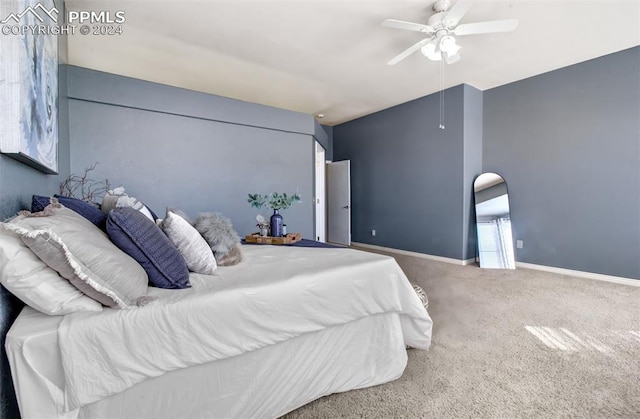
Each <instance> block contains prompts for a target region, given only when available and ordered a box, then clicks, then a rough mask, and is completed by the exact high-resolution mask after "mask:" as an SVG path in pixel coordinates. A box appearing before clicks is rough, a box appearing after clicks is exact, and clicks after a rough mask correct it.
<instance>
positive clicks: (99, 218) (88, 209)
mask: <svg viewBox="0 0 640 419" xmlns="http://www.w3.org/2000/svg"><path fill="white" fill-rule="evenodd" d="M54 198H56V200H57V201H58V202H59V203H61V204H62V205H63V206H65V207H67V208H69V209H70V210H73V211H75V212H77V213H78V214H80V215H82V216H83V217H84V218H86V219H87V220H89V221H91V222H92V223H93V224H95V225H97V226H98V227H100V228H101V229H102V230H104V227H105V224H106V222H107V216H106V215H105V214H103V213H102V211H100V208H98V207H97V206H95V205H93V204H92V203H91V202H85V201H81V200H79V199H76V198H70V197H67V196H60V195H54ZM54 201H55V200H54ZM50 203H51V198H50V197H48V196H40V195H33V197H32V198H31V212H34V213H35V212H41V211H43V210H44V208H45V207H46V206H47V205H49V204H50Z"/></svg>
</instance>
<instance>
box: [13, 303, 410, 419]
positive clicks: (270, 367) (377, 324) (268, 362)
mask: <svg viewBox="0 0 640 419" xmlns="http://www.w3.org/2000/svg"><path fill="white" fill-rule="evenodd" d="M59 321H60V318H58V317H50V316H46V315H43V314H40V313H38V312H36V311H34V310H32V309H30V308H28V307H26V308H25V309H24V310H23V312H22V313H21V314H20V316H19V317H18V319H17V320H16V322H15V323H14V325H13V327H12V328H11V331H10V333H9V335H8V336H7V343H6V348H7V353H8V356H9V362H10V364H11V369H12V372H13V376H14V377H17V378H18V379H17V380H16V379H14V385H15V387H16V394H17V397H18V403H19V406H20V411H21V414H22V417H23V418H25V419H28V418H41V417H59V418H145V417H146V418H170V417H171V418H187V417H192V418H193V417H208V418H223V417H229V418H239V417H242V418H252V417H260V418H269V417H272V418H275V417H278V416H281V415H283V414H285V413H287V412H290V411H292V410H294V409H296V408H298V407H300V406H302V405H304V404H306V403H309V402H310V401H312V400H315V399H317V398H319V397H322V396H325V395H328V394H331V393H337V392H343V391H347V390H351V389H357V388H363V387H369V386H373V385H377V384H382V383H386V382H389V381H392V380H395V379H397V378H399V377H400V376H401V375H402V372H403V371H404V368H405V366H406V363H407V354H406V350H405V342H404V340H403V335H402V327H401V319H400V315H399V314H398V313H386V314H379V315H375V316H370V317H365V318H361V319H359V320H356V321H353V322H350V323H347V324H344V325H340V326H334V327H331V328H328V329H325V330H321V331H318V332H313V333H307V334H304V335H301V336H298V337H296V338H294V339H291V340H288V341H284V342H281V343H278V344H275V345H271V346H267V347H265V348H262V349H259V350H256V351H252V352H248V353H245V354H242V355H239V356H236V357H232V358H227V359H222V360H218V361H214V362H210V363H207V364H203V365H199V366H193V367H189V368H185V369H180V370H176V371H172V372H169V373H166V374H164V375H162V376H159V377H156V378H152V379H148V380H146V381H144V382H142V383H140V384H137V385H135V386H133V387H131V388H129V389H127V390H125V391H123V392H121V393H118V394H115V395H113V396H110V397H108V398H105V399H103V400H100V401H97V402H95V403H92V404H89V405H86V406H84V407H82V408H80V409H78V410H74V411H71V412H68V413H61V412H63V405H64V403H63V399H64V398H63V387H64V374H63V371H62V367H61V360H60V352H59V346H58V333H57V327H58V324H59ZM43 348H46V349H43Z"/></svg>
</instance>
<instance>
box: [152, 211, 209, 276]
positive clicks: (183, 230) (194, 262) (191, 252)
mask: <svg viewBox="0 0 640 419" xmlns="http://www.w3.org/2000/svg"><path fill="white" fill-rule="evenodd" d="M160 227H162V230H163V231H164V233H165V234H166V235H167V237H169V240H171V243H173V245H174V246H175V247H177V248H178V251H180V253H181V254H182V257H184V260H185V261H186V262H187V267H188V268H189V270H190V271H191V272H196V273H199V274H207V275H212V274H213V273H214V272H215V270H216V268H217V266H216V259H215V258H214V257H213V251H212V250H211V248H210V247H209V245H208V244H207V242H206V241H205V239H204V238H203V237H202V236H201V235H200V233H198V230H196V229H195V228H194V227H193V226H192V225H191V224H189V222H188V221H187V220H185V219H184V218H182V217H181V216H179V215H178V214H176V213H174V212H173V211H171V210H167V216H166V217H165V218H164V220H162V223H160Z"/></svg>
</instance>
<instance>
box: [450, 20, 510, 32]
mask: <svg viewBox="0 0 640 419" xmlns="http://www.w3.org/2000/svg"><path fill="white" fill-rule="evenodd" d="M517 26H518V19H505V20H491V21H489V22H477V23H465V24H463V25H460V26H458V27H457V28H455V29H454V31H453V33H455V34H456V35H475V34H479V33H494V32H511V31H512V30H514V29H515V28H516V27H517Z"/></svg>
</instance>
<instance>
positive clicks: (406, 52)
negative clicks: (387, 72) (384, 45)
mask: <svg viewBox="0 0 640 419" xmlns="http://www.w3.org/2000/svg"><path fill="white" fill-rule="evenodd" d="M429 41H430V38H425V39H423V40H422V41H419V42H416V43H415V44H413V45H411V46H410V47H409V48H407V49H405V50H404V51H402V52H401V53H400V54H398V55H396V56H395V57H393V58H392V59H390V60H389V61H388V62H387V65H395V64H397V63H399V62H400V61H402V60H404V59H405V58H407V57H408V56H409V55H411V54H413V53H414V52H416V51H417V50H419V49H420V48H422V47H423V46H425V45H426V44H428V43H429Z"/></svg>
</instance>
